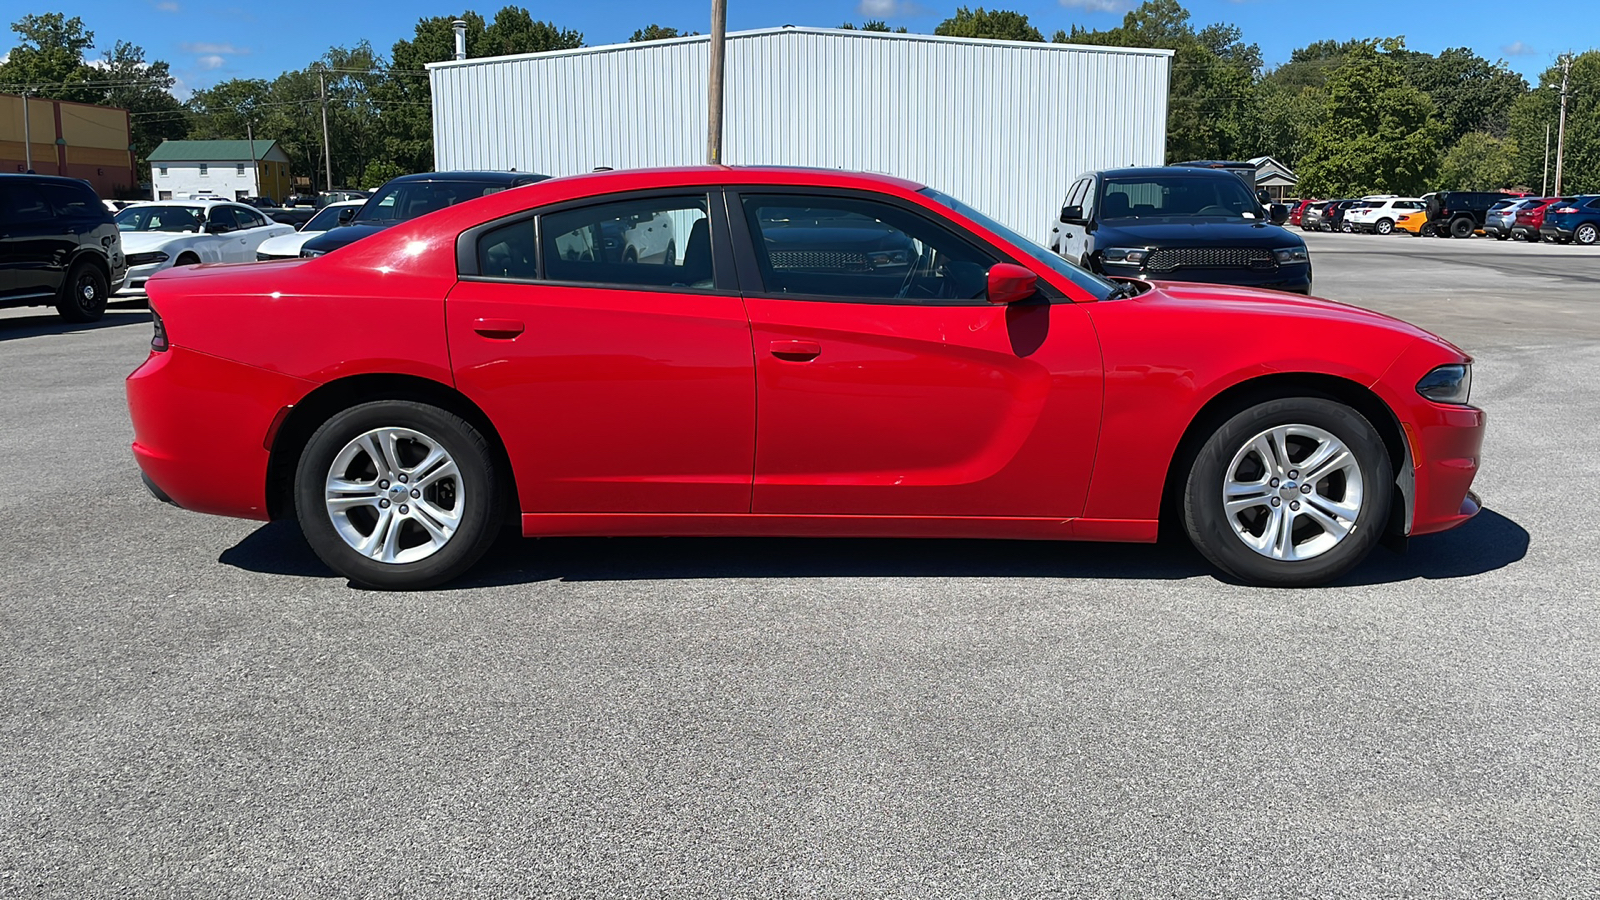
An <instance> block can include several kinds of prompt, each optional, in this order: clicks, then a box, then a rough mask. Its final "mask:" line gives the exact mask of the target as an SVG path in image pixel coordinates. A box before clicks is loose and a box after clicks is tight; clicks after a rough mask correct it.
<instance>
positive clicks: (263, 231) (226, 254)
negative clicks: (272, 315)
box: [117, 200, 294, 293]
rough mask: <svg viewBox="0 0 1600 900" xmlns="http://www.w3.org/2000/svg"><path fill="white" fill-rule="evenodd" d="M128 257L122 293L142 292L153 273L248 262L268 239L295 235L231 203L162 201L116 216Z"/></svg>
mask: <svg viewBox="0 0 1600 900" xmlns="http://www.w3.org/2000/svg"><path fill="white" fill-rule="evenodd" d="M117 228H118V229H119V230H120V231H121V232H122V245H123V249H124V250H125V251H126V253H127V258H128V281H127V284H126V286H125V287H124V288H123V289H122V292H123V293H131V292H135V291H139V290H142V289H143V288H144V286H145V282H146V281H148V280H149V279H150V276H151V275H154V274H155V273H157V272H160V271H162V270H164V269H170V268H172V267H174V266H192V265H196V264H199V263H207V262H249V261H253V260H254V259H255V258H256V248H258V247H260V246H261V244H262V243H263V242H265V241H266V240H267V239H268V238H274V237H277V236H278V235H282V234H293V233H294V229H293V228H292V227H290V226H288V225H284V224H283V223H281V222H274V221H272V220H271V219H268V218H267V217H266V216H264V215H262V214H261V212H260V211H259V210H257V209H255V208H253V207H249V206H245V205H244V204H243V203H234V202H233V201H231V200H226V201H217V200H198V201H191V200H162V201H159V202H155V203H140V204H137V205H135V206H130V207H128V208H127V209H125V210H123V211H122V212H120V213H117Z"/></svg>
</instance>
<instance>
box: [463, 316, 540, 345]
mask: <svg viewBox="0 0 1600 900" xmlns="http://www.w3.org/2000/svg"><path fill="white" fill-rule="evenodd" d="M526 327H527V326H525V325H523V324H522V323H521V322H518V321H517V320H516V319H473V320H472V330H473V331H476V332H477V333H479V334H481V335H483V336H484V337H486V338H495V339H496V340H502V341H509V340H511V339H512V338H514V337H516V336H517V335H519V334H521V333H522V331H523V329H524V328H526Z"/></svg>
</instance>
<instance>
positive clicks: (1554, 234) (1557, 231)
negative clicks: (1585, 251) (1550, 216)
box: [1539, 225, 1572, 241]
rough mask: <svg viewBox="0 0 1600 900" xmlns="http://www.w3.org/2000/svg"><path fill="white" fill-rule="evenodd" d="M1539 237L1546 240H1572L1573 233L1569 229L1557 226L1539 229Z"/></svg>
mask: <svg viewBox="0 0 1600 900" xmlns="http://www.w3.org/2000/svg"><path fill="white" fill-rule="evenodd" d="M1539 236H1540V237H1542V238H1545V239H1546V240H1561V241H1570V240H1572V232H1571V231H1570V230H1569V229H1566V228H1561V227H1559V226H1556V225H1544V226H1541V227H1540V228H1539Z"/></svg>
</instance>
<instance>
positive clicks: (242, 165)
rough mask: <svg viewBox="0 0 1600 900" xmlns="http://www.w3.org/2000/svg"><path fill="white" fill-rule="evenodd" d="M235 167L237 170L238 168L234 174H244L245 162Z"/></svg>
mask: <svg viewBox="0 0 1600 900" xmlns="http://www.w3.org/2000/svg"><path fill="white" fill-rule="evenodd" d="M235 169H236V170H237V171H236V172H235V173H234V174H236V175H243V174H244V163H239V165H238V166H236V167H235Z"/></svg>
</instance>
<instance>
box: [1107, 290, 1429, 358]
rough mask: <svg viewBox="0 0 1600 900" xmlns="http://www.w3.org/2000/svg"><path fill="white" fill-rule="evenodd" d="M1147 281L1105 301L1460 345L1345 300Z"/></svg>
mask: <svg viewBox="0 0 1600 900" xmlns="http://www.w3.org/2000/svg"><path fill="white" fill-rule="evenodd" d="M1149 284H1150V285H1151V287H1152V290H1148V291H1145V292H1144V293H1142V294H1139V295H1137V296H1135V297H1130V298H1128V299H1127V300H1113V301H1109V302H1113V303H1124V302H1136V303H1141V304H1147V305H1149V306H1150V307H1151V308H1152V311H1161V310H1168V309H1194V308H1199V307H1203V308H1205V309H1207V310H1211V311H1216V312H1223V313H1227V314H1242V315H1251V316H1266V317H1273V318H1294V319H1315V320H1320V321H1340V322H1359V323H1362V324H1365V325H1370V326H1374V327H1378V328H1383V329H1386V330H1388V331H1393V332H1396V333H1399V334H1404V335H1408V336H1412V337H1421V338H1428V339H1430V340H1435V341H1439V342H1440V343H1443V344H1446V345H1449V346H1450V347H1451V348H1452V349H1455V350H1457V351H1458V352H1459V351H1460V348H1458V347H1455V345H1454V344H1450V342H1449V341H1446V340H1444V338H1441V337H1439V336H1438V335H1436V334H1433V333H1432V332H1430V331H1426V330H1424V329H1422V328H1418V327H1417V326H1415V325H1413V324H1411V323H1410V322H1407V321H1404V320H1402V319H1396V318H1394V317H1393V316H1386V315H1384V314H1383V313H1380V312H1373V311H1372V310H1370V309H1363V308H1361V307H1359V306H1351V305H1349V304H1348V303H1340V302H1338V301H1336V300H1325V299H1323V298H1321V297H1303V296H1300V295H1299V294H1286V293H1283V292H1282V291H1269V290H1261V289H1257V288H1243V287H1230V286H1227V285H1220V284H1195V283H1191V282H1181V281H1152V282H1149Z"/></svg>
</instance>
